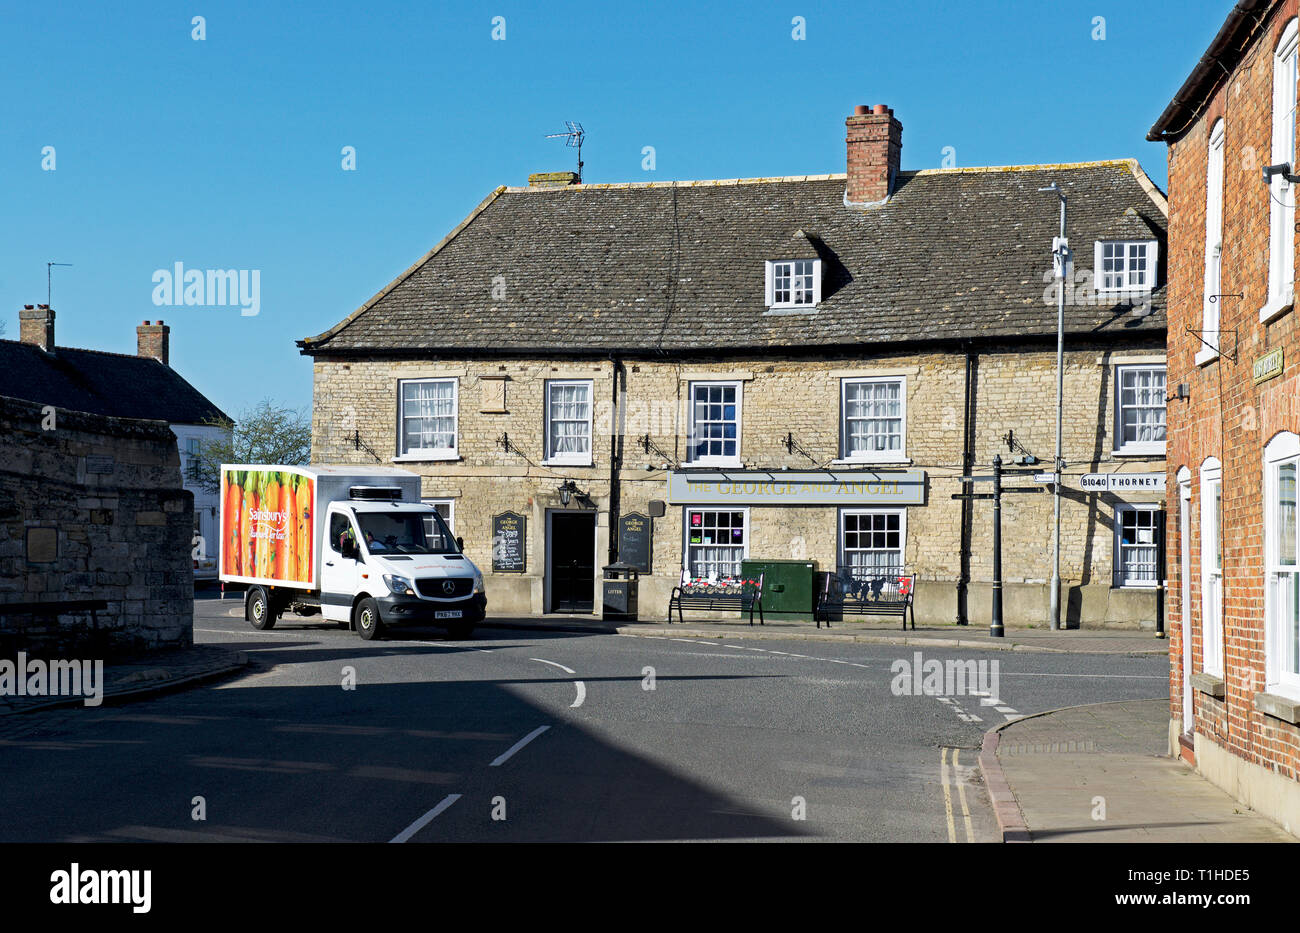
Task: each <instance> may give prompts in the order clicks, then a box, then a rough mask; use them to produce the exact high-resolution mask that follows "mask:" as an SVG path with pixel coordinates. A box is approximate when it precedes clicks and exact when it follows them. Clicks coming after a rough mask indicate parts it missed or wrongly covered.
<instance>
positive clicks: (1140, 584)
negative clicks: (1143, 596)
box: [1110, 580, 1160, 593]
mask: <svg viewBox="0 0 1300 933" xmlns="http://www.w3.org/2000/svg"><path fill="white" fill-rule="evenodd" d="M1110 588H1111V589H1112V590H1126V591H1128V590H1131V591H1133V592H1137V593H1154V592H1155V591H1156V590H1158V589H1159V588H1160V584H1159V583H1153V582H1149V581H1139V580H1135V581H1134V582H1132V583H1112V584H1111V587H1110Z"/></svg>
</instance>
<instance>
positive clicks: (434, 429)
mask: <svg viewBox="0 0 1300 933" xmlns="http://www.w3.org/2000/svg"><path fill="white" fill-rule="evenodd" d="M399 385H400V392H401V398H402V418H401V438H400V444H399V451H398V452H399V453H400V454H401V455H402V456H407V457H420V456H427V457H430V458H431V459H451V458H452V457H454V456H455V454H456V380H455V379H408V380H405V381H403V382H401V383H399Z"/></svg>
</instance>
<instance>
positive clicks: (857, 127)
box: [844, 104, 903, 205]
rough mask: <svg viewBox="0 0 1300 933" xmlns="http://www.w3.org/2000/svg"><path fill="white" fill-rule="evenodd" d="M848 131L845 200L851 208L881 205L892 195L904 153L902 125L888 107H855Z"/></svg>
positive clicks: (847, 126) (877, 105) (848, 122)
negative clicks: (853, 205) (851, 205)
mask: <svg viewBox="0 0 1300 933" xmlns="http://www.w3.org/2000/svg"><path fill="white" fill-rule="evenodd" d="M844 122H845V126H846V128H847V130H848V136H847V139H846V140H845V142H846V143H847V144H848V159H847V174H848V183H847V185H846V187H845V191H844V198H845V200H846V201H847V202H848V203H849V204H856V205H868V204H878V203H880V202H882V201H884V200H885V199H886V198H888V197H889V195H890V193H891V192H892V191H893V185H894V179H895V178H896V177H897V175H898V170H899V166H900V164H901V159H902V151H903V124H901V123H899V122H898V120H897V119H895V117H894V112H893V110H891V109H890V108H889V106H888V105H887V104H876V105H875V106H874V107H872V108H870V111H869V112H868V108H866V107H856V108H854V113H853V115H852V116H850V117H849V118H848V119H847V120H845V121H844Z"/></svg>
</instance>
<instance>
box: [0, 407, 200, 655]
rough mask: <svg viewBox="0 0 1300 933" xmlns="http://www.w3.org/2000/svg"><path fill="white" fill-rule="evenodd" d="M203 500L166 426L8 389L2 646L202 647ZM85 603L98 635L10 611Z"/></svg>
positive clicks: (1, 416)
mask: <svg viewBox="0 0 1300 933" xmlns="http://www.w3.org/2000/svg"><path fill="white" fill-rule="evenodd" d="M192 501H193V497H192V495H191V494H190V493H188V492H186V491H185V490H183V489H181V488H180V459H179V454H178V452H177V448H176V439H175V436H174V435H173V434H172V432H171V430H170V429H169V428H168V427H167V425H166V424H165V423H163V422H155V421H135V420H130V419H123V418H107V417H103V416H100V415H89V414H85V413H82V412H73V411H66V410H64V409H54V408H52V407H43V406H40V405H36V404H33V403H31V402H26V401H19V400H16V399H10V398H4V397H0V653H4V654H11V653H12V652H14V651H17V650H27V651H35V652H66V651H74V650H95V651H103V652H106V653H108V652H127V651H136V650H140V649H150V648H161V647H173V646H188V645H190V644H192V643H193V608H194V577H193V569H192V568H193V564H192V560H191V538H192V535H193V505H192ZM82 599H104V600H106V601H107V602H108V609H107V611H103V612H100V613H99V614H98V627H99V628H98V631H92V630H91V623H90V617H89V614H81V615H73V616H64V617H62V619H61V620H60V621H59V622H58V623H57V624H50V623H48V622H45V621H44V620H38V619H33V618H32V617H31V616H30V615H26V614H18V613H10V614H6V613H5V611H4V605H5V604H6V603H17V602H42V601H60V600H82Z"/></svg>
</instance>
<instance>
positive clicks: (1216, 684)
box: [1191, 671, 1226, 700]
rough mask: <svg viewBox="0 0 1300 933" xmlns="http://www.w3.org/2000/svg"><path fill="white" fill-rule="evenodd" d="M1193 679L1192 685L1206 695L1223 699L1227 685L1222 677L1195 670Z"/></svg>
mask: <svg viewBox="0 0 1300 933" xmlns="http://www.w3.org/2000/svg"><path fill="white" fill-rule="evenodd" d="M1191 681H1192V687H1193V688H1194V689H1196V690H1199V691H1200V692H1201V693H1204V694H1205V695H1206V696H1211V697H1214V698H1215V699H1216V700H1222V699H1223V697H1224V694H1225V692H1226V687H1225V685H1224V683H1223V678H1222V677H1215V676H1214V675H1213V674H1207V673H1205V671H1193V672H1192V677H1191Z"/></svg>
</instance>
